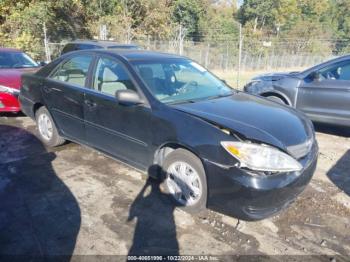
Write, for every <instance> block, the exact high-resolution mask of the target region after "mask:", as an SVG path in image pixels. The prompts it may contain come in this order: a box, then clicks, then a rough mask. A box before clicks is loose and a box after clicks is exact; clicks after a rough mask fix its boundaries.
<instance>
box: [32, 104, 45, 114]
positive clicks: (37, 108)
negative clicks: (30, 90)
mask: <svg viewBox="0 0 350 262" xmlns="http://www.w3.org/2000/svg"><path fill="white" fill-rule="evenodd" d="M43 106H44V104H43V103H41V102H37V103H35V104H34V105H33V109H32V112H33V116H34V117H35V114H36V112H37V111H38V110H39V108H41V107H43Z"/></svg>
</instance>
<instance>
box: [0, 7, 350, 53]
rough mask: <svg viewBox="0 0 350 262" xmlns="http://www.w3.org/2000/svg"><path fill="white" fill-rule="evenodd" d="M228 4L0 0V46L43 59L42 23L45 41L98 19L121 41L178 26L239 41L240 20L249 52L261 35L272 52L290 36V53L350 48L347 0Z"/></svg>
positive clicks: (169, 34)
mask: <svg viewBox="0 0 350 262" xmlns="http://www.w3.org/2000/svg"><path fill="white" fill-rule="evenodd" d="M228 3H229V1H224V0H221V1H220V0H55V1H52V0H16V1H13V0H1V1H0V44H1V45H6V46H13V47H17V48H21V49H24V50H25V51H28V52H29V53H31V54H32V55H33V56H34V57H36V58H38V57H43V44H44V41H43V38H44V33H43V27H44V24H45V25H46V28H47V35H48V37H49V41H50V42H61V41H64V40H71V39H76V38H94V37H98V36H99V31H100V26H101V25H107V28H108V38H109V39H114V40H117V41H121V42H129V41H133V40H135V39H146V38H148V39H175V38H176V37H177V35H178V32H179V31H178V29H179V26H180V25H181V26H182V28H185V29H186V31H185V32H186V37H187V39H189V40H195V41H209V42H211V43H214V44H220V43H222V42H223V41H232V40H235V41H236V40H237V39H238V27H239V25H238V21H239V22H240V23H242V24H243V26H244V35H245V41H244V43H245V48H246V50H248V51H250V52H252V53H254V52H255V53H263V52H265V51H266V50H267V49H266V47H264V46H262V44H261V43H262V40H266V39H267V41H270V42H271V43H272V44H273V46H274V48H275V49H276V50H277V49H278V48H282V47H281V43H290V42H293V41H294V42H295V43H296V44H294V45H285V46H284V47H285V48H288V49H290V50H291V51H292V52H295V53H300V52H309V53H315V54H316V53H320V54H325V53H330V52H331V50H333V52H336V53H343V52H347V51H350V37H349V35H350V1H349V0H264V1H262V0H244V2H243V5H242V6H241V8H240V9H239V10H236V9H235V6H234V5H230V4H228ZM329 39H336V41H328V40H329ZM347 39H349V40H347ZM279 45H280V46H279ZM286 46H287V47H286ZM234 48H236V46H235V47H234ZM234 48H233V49H234ZM274 52H277V51H274Z"/></svg>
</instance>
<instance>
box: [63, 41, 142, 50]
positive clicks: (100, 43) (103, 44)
mask: <svg viewBox="0 0 350 262" xmlns="http://www.w3.org/2000/svg"><path fill="white" fill-rule="evenodd" d="M67 44H89V45H98V46H101V47H104V48H107V47H110V46H135V47H137V45H135V44H123V43H118V42H113V41H101V40H75V41H72V42H68V43H67Z"/></svg>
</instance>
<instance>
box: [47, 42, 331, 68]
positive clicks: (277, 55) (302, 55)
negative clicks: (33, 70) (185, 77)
mask: <svg viewBox="0 0 350 262" xmlns="http://www.w3.org/2000/svg"><path fill="white" fill-rule="evenodd" d="M133 43H136V44H138V45H140V46H141V47H142V48H144V49H146V50H154V51H160V52H167V53H175V54H179V53H180V50H179V43H178V42H177V41H170V40H169V41H164V40H135V41H133ZM296 45H297V43H293V42H290V43H289V45H285V44H283V45H282V44H280V43H269V42H264V41H261V42H255V43H254V47H252V45H251V43H249V42H248V40H245V41H244V42H243V48H242V54H241V69H242V71H245V70H248V71H253V70H258V71H264V70H278V69H288V68H304V67H308V66H312V65H315V64H317V63H320V62H322V61H324V60H327V59H329V58H331V57H332V56H333V55H332V52H323V53H322V52H318V53H317V52H305V51H303V52H298V50H297V49H296V48H290V47H291V46H296ZM63 46H64V43H49V51H50V57H51V59H54V58H56V57H58V56H59V54H60V52H61V50H62V48H63ZM238 46H239V42H238V41H225V42H222V43H209V42H193V41H184V43H183V50H182V55H183V56H187V57H189V58H191V59H193V60H195V61H197V62H198V63H200V64H202V65H204V66H205V67H207V68H209V69H211V70H223V71H229V70H237V68H238V63H239V57H238V56H239V52H238ZM327 48H328V49H329V46H327Z"/></svg>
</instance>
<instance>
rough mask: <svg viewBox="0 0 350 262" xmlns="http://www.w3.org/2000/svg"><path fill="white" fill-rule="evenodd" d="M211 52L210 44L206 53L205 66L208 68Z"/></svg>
mask: <svg viewBox="0 0 350 262" xmlns="http://www.w3.org/2000/svg"><path fill="white" fill-rule="evenodd" d="M209 52H210V44H209V43H208V45H207V52H206V53H205V67H206V68H208V65H209Z"/></svg>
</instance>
